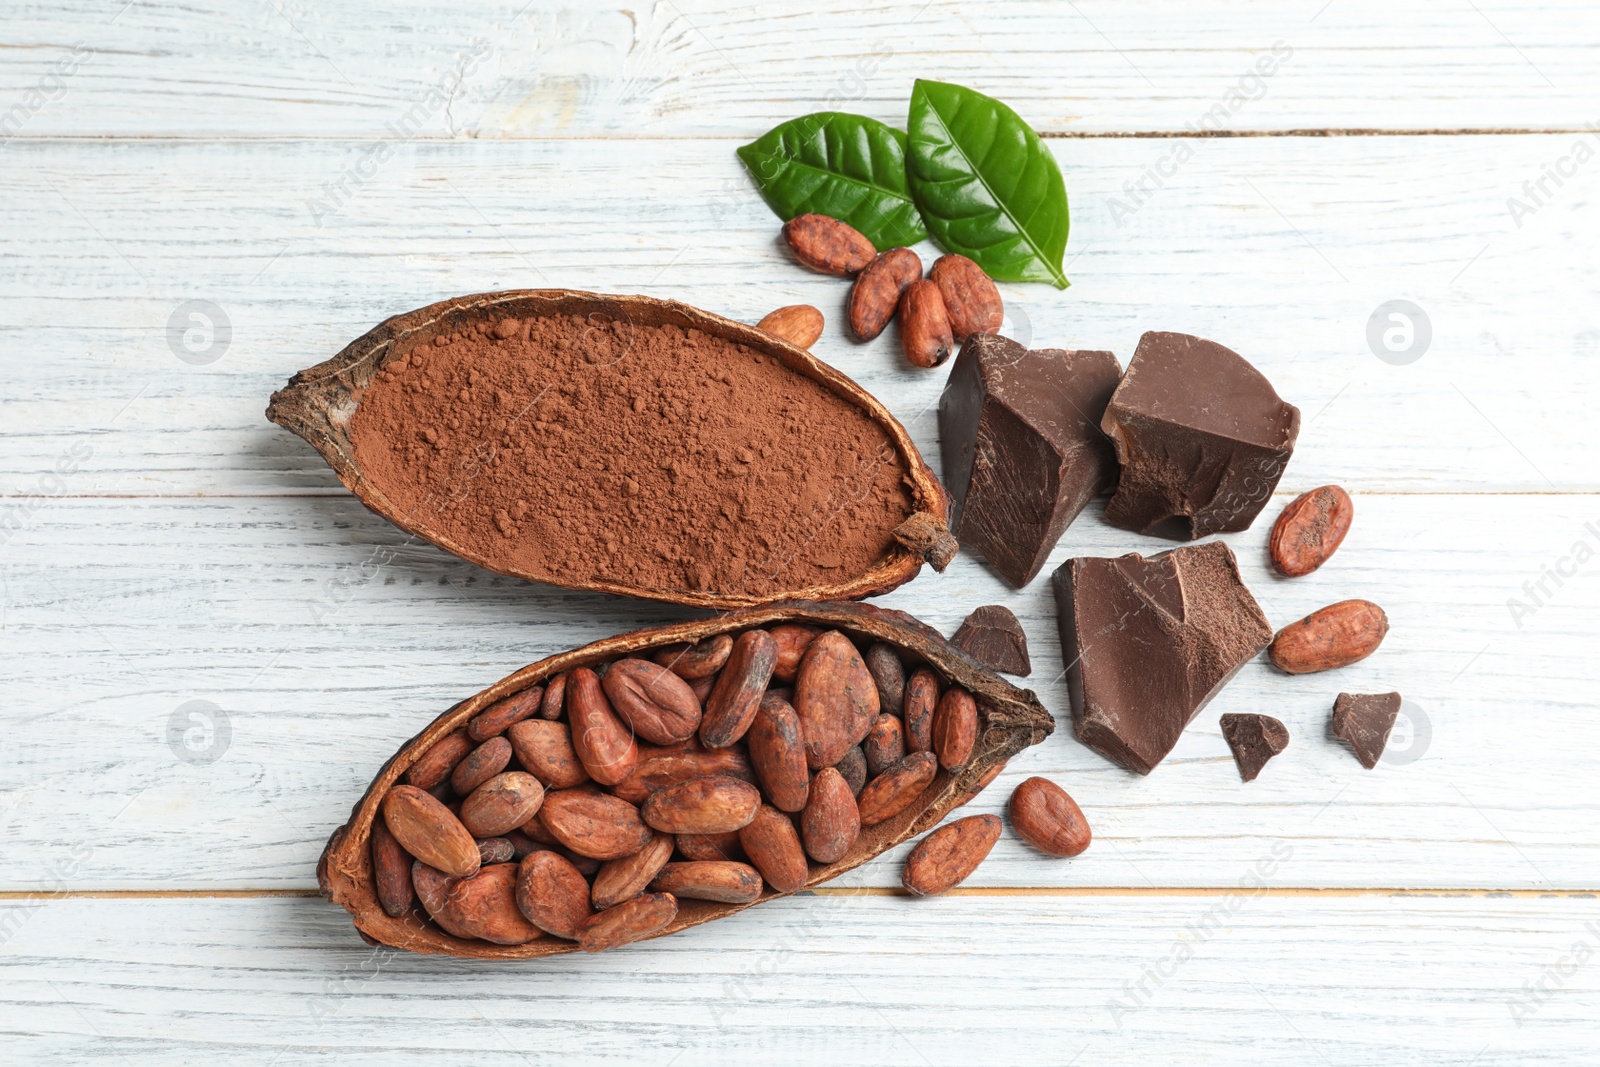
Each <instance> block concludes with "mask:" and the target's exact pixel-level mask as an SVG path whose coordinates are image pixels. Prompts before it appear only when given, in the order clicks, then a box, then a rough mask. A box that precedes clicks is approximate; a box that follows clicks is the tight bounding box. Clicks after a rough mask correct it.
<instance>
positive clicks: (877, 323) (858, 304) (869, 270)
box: [850, 248, 922, 341]
mask: <svg viewBox="0 0 1600 1067" xmlns="http://www.w3.org/2000/svg"><path fill="white" fill-rule="evenodd" d="M921 277H922V260H921V258H920V257H918V255H917V254H916V253H915V252H913V251H911V249H909V248H891V249H889V250H888V251H887V252H884V253H883V254H882V255H880V256H878V257H877V258H875V259H874V260H873V261H872V262H871V263H869V264H867V266H866V268H865V269H864V270H862V272H861V273H860V274H859V275H857V277H856V284H855V285H854V286H853V287H852V288H851V290H850V332H851V333H853V334H855V335H856V340H858V341H870V340H872V339H873V338H874V337H877V336H878V335H879V334H880V333H882V332H883V329H884V327H885V326H888V325H889V320H890V319H892V318H894V312H895V308H897V307H898V306H899V305H900V295H901V294H902V293H904V292H905V291H906V286H908V285H910V284H911V283H912V282H914V281H916V280H917V279H919V278H921Z"/></svg>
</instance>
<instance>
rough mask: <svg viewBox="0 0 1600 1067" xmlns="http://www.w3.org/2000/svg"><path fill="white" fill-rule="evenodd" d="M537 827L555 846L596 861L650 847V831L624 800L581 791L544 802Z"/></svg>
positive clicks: (563, 793) (557, 793)
mask: <svg viewBox="0 0 1600 1067" xmlns="http://www.w3.org/2000/svg"><path fill="white" fill-rule="evenodd" d="M539 823H540V825H541V826H543V827H544V829H546V830H548V831H549V832H550V834H551V836H553V837H554V838H555V839H556V841H557V842H559V843H560V844H562V845H565V846H566V847H567V848H569V849H571V850H572V851H574V852H576V853H577V854H578V855H580V856H588V857H589V858H590V859H596V860H614V859H621V858H622V857H623V856H631V855H633V854H634V853H635V852H638V851H639V850H640V849H642V848H644V847H645V846H646V845H648V844H649V843H650V840H651V837H652V835H651V833H650V828H649V827H648V826H646V825H645V824H644V821H643V820H642V819H640V818H639V809H638V808H636V807H634V806H633V805H632V804H629V803H628V802H627V801H626V800H618V799H617V798H616V797H613V796H607V795H605V794H604V793H591V792H588V791H587V790H583V789H560V790H557V791H555V792H553V793H549V794H547V795H546V796H545V798H544V806H543V807H542V808H541V809H540V810H539Z"/></svg>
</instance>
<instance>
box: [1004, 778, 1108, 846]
mask: <svg viewBox="0 0 1600 1067" xmlns="http://www.w3.org/2000/svg"><path fill="white" fill-rule="evenodd" d="M1010 814H1011V828H1012V829H1013V830H1015V831H1016V832H1017V836H1018V837H1020V838H1022V839H1023V840H1024V841H1026V842H1027V843H1028V844H1030V845H1032V846H1033V847H1034V848H1036V849H1038V850H1039V851H1040V852H1045V853H1048V854H1050V855H1052V856H1076V855H1078V854H1079V853H1081V852H1082V851H1083V850H1084V849H1086V848H1088V847H1089V837H1090V835H1089V822H1088V820H1087V819H1085V818H1084V817H1083V811H1082V810H1081V809H1080V808H1079V807H1078V805H1077V802H1076V801H1074V800H1073V799H1072V798H1071V797H1070V796H1068V795H1067V791H1066V790H1065V789H1062V788H1061V787H1060V786H1059V785H1056V784H1055V783H1054V782H1052V781H1050V780H1049V779H1048V778H1029V779H1028V780H1027V781H1025V782H1023V783H1022V784H1021V785H1019V786H1017V788H1016V791H1015V792H1013V793H1012V794H1011V805H1010Z"/></svg>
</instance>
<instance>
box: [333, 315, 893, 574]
mask: <svg viewBox="0 0 1600 1067" xmlns="http://www.w3.org/2000/svg"><path fill="white" fill-rule="evenodd" d="M351 437H352V440H353V442H354V445H355V451H356V457H357V460H358V462H359V463H360V464H361V466H362V468H363V470H364V471H365V472H366V473H367V475H368V477H370V478H371V480H372V481H373V482H374V483H375V484H376V485H377V487H378V488H379V489H380V490H381V491H382V492H383V493H384V494H385V495H386V496H387V497H388V498H389V499H390V500H391V501H392V502H393V503H394V505H395V506H396V507H397V508H398V509H399V510H400V511H401V512H402V513H403V514H405V515H407V516H409V517H410V518H411V519H412V520H413V521H414V522H415V523H423V522H425V523H428V524H430V525H431V526H432V528H433V529H434V530H436V531H437V532H438V533H440V534H442V535H443V536H444V537H446V538H448V539H449V540H450V541H452V542H453V543H454V544H455V545H456V546H459V548H460V549H463V550H465V552H466V553H467V554H469V555H472V556H474V557H476V558H478V559H480V560H482V561H483V562H485V563H486V564H487V565H488V566H490V567H492V568H495V569H506V570H520V571H524V572H526V571H538V572H542V573H560V574H563V575H565V576H568V577H570V578H573V579H575V580H582V581H612V582H617V583H621V584H626V585H630V586H635V587H641V588H648V589H652V590H662V591H678V590H683V591H696V592H719V593H729V594H748V595H756V596H763V595H776V594H780V593H783V592H786V591H792V590H797V589H803V588H806V587H808V586H812V585H819V584H827V583H830V582H834V581H837V580H838V579H839V577H840V576H845V575H852V574H859V573H863V572H865V571H866V570H868V569H869V568H870V567H871V566H872V565H873V564H874V563H875V562H877V561H878V560H880V559H882V558H883V557H884V556H885V555H886V554H887V553H889V552H890V551H891V550H892V549H893V548H894V546H895V542H894V540H893V537H892V533H893V531H894V529H895V527H897V526H898V525H900V523H902V522H904V521H905V520H906V518H907V517H908V516H909V515H911V513H912V511H913V507H914V505H913V501H912V495H911V490H910V488H909V487H908V483H907V479H906V473H907V472H906V470H905V467H904V461H903V460H902V459H901V457H900V456H899V455H898V453H897V451H896V450H895V448H894V446H893V443H892V442H891V441H890V439H889V437H888V435H887V434H885V433H884V431H883V430H882V429H881V428H880V427H879V426H878V425H877V424H876V423H874V422H873V421H872V420H871V419H870V418H869V417H868V416H867V415H866V414H865V413H864V412H862V411H861V410H860V409H858V408H856V407H855V406H854V405H852V404H850V403H849V402H848V401H846V400H844V399H842V398H840V397H838V396H835V395H834V394H833V393H831V392H829V391H828V390H827V389H826V388H825V387H824V386H822V385H821V384H819V383H817V382H815V381H812V380H811V379H809V378H806V377H804V376H802V375H800V374H798V373H795V372H793V371H791V370H789V369H788V368H786V367H784V366H783V365H782V364H781V363H779V362H778V361H777V360H776V359H774V358H773V357H770V356H767V355H765V354H763V353H760V352H756V351H753V350H751V349H749V348H746V347H744V346H742V345H739V344H737V343H734V342H732V341H728V340H725V339H722V338H717V337H713V336H711V335H709V334H706V333H703V332H701V331H699V330H696V329H692V328H690V329H685V328H683V327H679V326H674V325H659V326H652V325H638V324H635V323H633V322H631V321H629V320H627V318H626V317H625V316H624V317H620V318H617V319H615V320H609V321H603V320H602V318H601V317H600V316H598V315H591V316H589V317H588V318H585V317H582V316H576V315H573V316H548V317H539V318H531V319H515V318H506V319H501V320H498V321H497V322H494V323H484V324H482V325H481V326H468V327H465V328H463V329H462V330H460V331H458V332H456V333H453V334H449V335H441V336H439V337H436V338H435V339H434V340H433V342H432V343H431V344H423V345H419V346H417V347H416V348H415V349H413V350H412V351H411V352H410V353H409V354H408V355H407V356H405V357H403V358H398V359H392V360H391V361H390V362H389V363H388V364H387V365H386V366H385V368H384V369H383V370H382V371H380V372H379V373H378V374H377V375H376V377H375V378H374V380H373V381H372V384H371V385H370V386H369V387H368V389H367V391H366V393H365V394H364V396H363V397H362V400H361V404H360V406H359V408H357V410H356V413H355V416H354V419H353V420H352V425H351Z"/></svg>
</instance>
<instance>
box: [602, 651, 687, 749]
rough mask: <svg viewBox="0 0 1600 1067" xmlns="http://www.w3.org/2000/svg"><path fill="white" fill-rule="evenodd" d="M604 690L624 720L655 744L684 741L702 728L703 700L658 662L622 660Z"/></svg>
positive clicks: (610, 672)
mask: <svg viewBox="0 0 1600 1067" xmlns="http://www.w3.org/2000/svg"><path fill="white" fill-rule="evenodd" d="M601 688H602V689H604V690H605V694H606V696H608V697H610V698H611V707H612V710H614V711H615V712H616V713H617V715H618V716H619V717H620V718H621V719H622V721H623V722H625V723H627V724H628V726H629V727H631V728H632V729H633V732H634V733H636V734H637V735H638V736H640V737H642V738H644V739H645V740H646V741H648V742H650V743H651V744H653V745H668V744H672V743H674V742H677V741H682V740H684V739H685V738H687V737H692V736H693V735H694V732H695V731H696V730H698V729H699V728H700V700H699V698H698V697H696V696H695V695H694V690H693V689H690V688H689V683H688V682H686V681H684V680H683V679H682V678H680V677H678V676H677V675H676V674H674V673H672V672H671V671H669V670H667V668H665V667H663V666H661V665H660V664H658V663H652V662H650V661H649V660H645V659H637V658H635V657H632V656H629V657H627V658H625V659H619V660H617V661H616V662H615V663H613V664H612V665H611V669H610V670H609V671H607V672H606V677H605V681H604V682H602V683H601Z"/></svg>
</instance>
